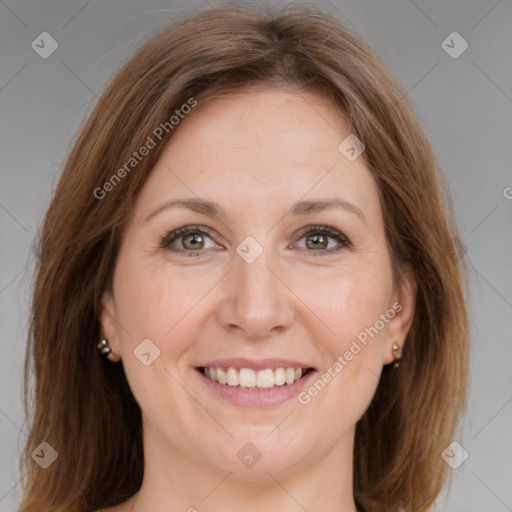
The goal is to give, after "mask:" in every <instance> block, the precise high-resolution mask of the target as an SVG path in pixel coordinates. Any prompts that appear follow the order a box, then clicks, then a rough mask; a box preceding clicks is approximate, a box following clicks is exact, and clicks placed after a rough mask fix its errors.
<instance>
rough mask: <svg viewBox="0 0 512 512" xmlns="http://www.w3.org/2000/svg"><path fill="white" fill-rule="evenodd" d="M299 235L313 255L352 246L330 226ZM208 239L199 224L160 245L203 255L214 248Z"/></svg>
mask: <svg viewBox="0 0 512 512" xmlns="http://www.w3.org/2000/svg"><path fill="white" fill-rule="evenodd" d="M298 235H299V236H300V240H302V239H305V248H301V249H303V250H305V251H307V252H308V253H312V256H321V255H325V254H326V253H327V254H330V253H333V252H338V251H340V250H342V249H345V248H349V247H351V246H352V243H351V242H350V240H349V239H348V238H347V237H346V236H345V235H344V234H343V233H340V232H339V231H337V230H336V229H333V228H330V227H328V226H307V227H306V228H303V229H302V230H301V231H300V232H299V233H298ZM206 239H210V240H212V237H211V235H210V234H209V230H208V229H206V228H204V227H201V228H200V227H198V226H183V227H181V228H178V229H175V230H174V231H171V232H170V233H169V234H168V235H166V236H165V237H164V238H163V239H162V242H161V244H160V247H161V248H162V249H166V250H169V251H172V252H178V253H182V254H183V255H185V256H192V257H194V256H202V255H203V254H204V253H205V252H206V250H207V249H211V248H212V246H210V247H208V246H206V245H205V244H206ZM329 239H333V240H335V241H337V242H338V244H337V246H336V244H334V247H332V244H331V246H330V244H329ZM308 249H311V250H308ZM314 253H318V254H314Z"/></svg>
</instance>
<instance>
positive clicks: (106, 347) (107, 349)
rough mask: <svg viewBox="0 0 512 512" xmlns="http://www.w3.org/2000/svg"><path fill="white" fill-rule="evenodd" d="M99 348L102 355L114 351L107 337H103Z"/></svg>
mask: <svg viewBox="0 0 512 512" xmlns="http://www.w3.org/2000/svg"><path fill="white" fill-rule="evenodd" d="M97 347H98V350H99V351H100V352H101V354H102V355H104V356H108V355H109V354H110V353H111V352H112V347H111V346H110V344H109V342H108V340H107V339H106V338H104V339H102V340H101V341H100V342H99V343H98V345H97Z"/></svg>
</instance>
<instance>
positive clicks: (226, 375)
mask: <svg viewBox="0 0 512 512" xmlns="http://www.w3.org/2000/svg"><path fill="white" fill-rule="evenodd" d="M203 373H204V375H205V376H206V377H209V378H210V379H212V380H213V381H215V382H219V383H220V384H227V385H228V386H232V387H238V388H244V389H247V390H257V389H270V388H273V387H276V386H283V385H284V384H293V383H294V382H296V381H298V380H299V379H300V378H301V377H302V375H303V371H302V368H276V369H275V370H273V369H271V368H267V369H266V370H259V371H255V370H253V369H252V368H240V369H239V370H237V369H236V368H233V367H230V368H227V370H226V369H224V368H214V367H210V368H204V369H203Z"/></svg>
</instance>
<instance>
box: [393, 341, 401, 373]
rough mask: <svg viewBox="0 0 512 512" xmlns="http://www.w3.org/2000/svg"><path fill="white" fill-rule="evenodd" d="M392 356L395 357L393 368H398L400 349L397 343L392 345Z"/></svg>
mask: <svg viewBox="0 0 512 512" xmlns="http://www.w3.org/2000/svg"><path fill="white" fill-rule="evenodd" d="M393 355H394V356H395V363H394V364H393V368H398V367H399V366H400V360H401V359H402V347H401V346H400V345H399V344H398V343H393Z"/></svg>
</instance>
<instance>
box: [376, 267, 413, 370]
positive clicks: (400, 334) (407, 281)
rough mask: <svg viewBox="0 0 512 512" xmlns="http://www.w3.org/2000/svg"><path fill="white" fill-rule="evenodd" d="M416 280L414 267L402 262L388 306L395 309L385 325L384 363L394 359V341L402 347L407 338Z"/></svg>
mask: <svg viewBox="0 0 512 512" xmlns="http://www.w3.org/2000/svg"><path fill="white" fill-rule="evenodd" d="M416 288H417V281H416V275H415V272H414V269H413V268H412V266H411V265H410V264H404V265H403V266H402V267H401V269H400V277H399V282H398V283H396V285H395V290H394V293H393V300H392V302H391V305H390V308H391V309H393V310H394V311H395V316H394V317H393V319H392V320H390V321H389V323H388V326H387V335H386V344H385V349H384V350H385V352H384V364H390V363H392V362H393V361H394V360H395V356H394V355H393V345H394V344H395V343H396V344H397V345H400V347H401V348H402V349H403V348H404V345H405V342H406V340H407V334H408V333H409V330H410V328H411V325H412V321H413V319H414V311H415V306H416Z"/></svg>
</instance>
